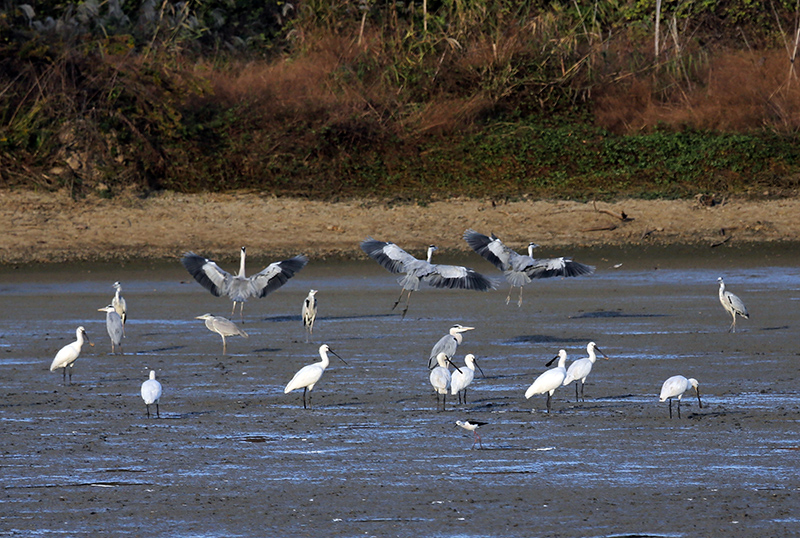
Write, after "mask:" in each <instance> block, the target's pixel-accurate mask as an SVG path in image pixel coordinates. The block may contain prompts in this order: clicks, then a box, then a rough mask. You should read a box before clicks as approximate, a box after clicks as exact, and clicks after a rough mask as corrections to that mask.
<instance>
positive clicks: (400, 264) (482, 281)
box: [361, 237, 496, 318]
mask: <svg viewBox="0 0 800 538" xmlns="http://www.w3.org/2000/svg"><path fill="white" fill-rule="evenodd" d="M361 250H363V251H364V252H366V253H367V255H368V256H369V257H370V258H372V259H373V260H375V261H376V262H378V263H379V264H381V265H382V266H383V267H384V269H387V270H388V271H390V272H392V273H397V274H399V273H402V274H404V276H402V277H400V278H399V279H398V280H397V282H398V283H399V284H400V286H402V288H403V289H402V290H400V296H399V297H398V298H397V300H396V301H395V302H394V305H393V306H392V310H394V309H395V308H396V307H397V305H398V303H400V300H401V299H402V298H403V292H408V297H407V298H406V305H405V308H403V313H402V315H401V318H405V316H406V312H407V311H408V303H409V301H410V300H411V294H412V293H413V292H415V291H417V290H418V289H419V283H420V281H421V280H423V281H425V282H427V283H428V284H429V285H430V286H433V287H434V288H450V289H462V290H476V291H489V290H493V289H495V287H496V284H495V283H494V282H493V281H492V280H491V279H488V278H486V277H485V276H483V275H482V274H480V273H478V272H476V271H474V270H473V269H470V268H468V267H462V266H460V265H438V264H434V263H431V257H432V256H433V252H434V251H435V250H437V249H436V246H435V245H431V246H429V247H428V255H427V258H426V259H425V260H418V259H417V258H415V257H414V256H412V255H411V254H409V253H408V252H406V251H405V250H403V249H402V248H400V247H398V246H397V245H395V244H394V243H389V242H385V241H377V240H375V239H373V238H371V237H368V238H367V239H365V240H364V241H362V242H361Z"/></svg>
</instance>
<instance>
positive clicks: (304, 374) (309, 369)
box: [283, 344, 347, 409]
mask: <svg viewBox="0 0 800 538" xmlns="http://www.w3.org/2000/svg"><path fill="white" fill-rule="evenodd" d="M328 353H331V354H333V355H336V353H335V352H334V351H333V350H332V349H331V348H330V347H329V346H328V345H327V344H322V345H321V346H319V356H320V357H321V359H322V360H321V361H320V362H315V363H313V364H308V365H306V366H303V367H302V368H300V370H298V371H297V373H296V374H294V377H293V378H292V380H291V381H289V384H287V385H286V388H285V389H283V393H284V394H289V393H290V392H292V391H293V390H297V389H303V409H307V407H306V392H308V393H309V394H308V406H309V407H310V406H311V391H312V390H314V385H316V384H317V382H318V381H319V380H320V378H321V377H322V374H323V373H324V372H325V368H327V367H328V365H329V364H330V360H329V359H328ZM336 357H338V358H339V360H340V361H342V362H344V363H345V364H347V363H346V362H345V360H344V359H343V358H341V357H339V355H336Z"/></svg>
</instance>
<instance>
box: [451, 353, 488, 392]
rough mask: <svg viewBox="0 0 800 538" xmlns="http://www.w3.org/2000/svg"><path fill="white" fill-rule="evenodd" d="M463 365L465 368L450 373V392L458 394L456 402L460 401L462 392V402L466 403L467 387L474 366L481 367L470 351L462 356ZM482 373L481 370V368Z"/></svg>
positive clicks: (473, 374) (473, 371)
mask: <svg viewBox="0 0 800 538" xmlns="http://www.w3.org/2000/svg"><path fill="white" fill-rule="evenodd" d="M464 365H465V366H466V367H465V368H461V370H456V371H455V372H452V373H451V374H450V394H458V403H461V402H462V398H461V395H462V393H463V395H464V398H463V402H464V403H467V387H469V386H470V385H471V384H472V380H473V378H474V377H475V367H476V366H477V367H478V369H479V370H480V368H481V367H480V365H479V364H478V359H477V358H475V355H473V354H472V353H468V354H467V356H466V357H464ZM482 373H483V370H481V374H482Z"/></svg>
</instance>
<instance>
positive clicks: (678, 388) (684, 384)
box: [658, 375, 703, 418]
mask: <svg viewBox="0 0 800 538" xmlns="http://www.w3.org/2000/svg"><path fill="white" fill-rule="evenodd" d="M692 387H694V390H695V392H696V393H697V404H698V405H699V406H700V409H702V408H703V402H701V401H700V385H699V384H698V383H697V380H696V379H694V378H689V379H686V378H685V377H683V376H682V375H674V376H672V377H670V378H669V379H667V380H666V381H664V384H663V385H662V386H661V394H660V395H659V397H658V401H659V402H663V401H666V400H669V418H672V399H673V398H678V418H681V398H682V397H683V393H684V392H686V391H687V390H689V389H691V388H692Z"/></svg>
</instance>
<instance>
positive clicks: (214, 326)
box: [194, 314, 248, 355]
mask: <svg viewBox="0 0 800 538" xmlns="http://www.w3.org/2000/svg"><path fill="white" fill-rule="evenodd" d="M194 319H202V320H204V321H205V322H206V327H207V328H208V330H209V331H211V332H215V333H217V334H218V335H220V336H221V337H222V354H223V355H225V354H226V353H227V352H228V345H227V343H226V342H225V337H226V336H243V337H245V338H248V334H247V333H246V332H244V331H243V330H241V329H240V328H239V327H237V326H236V324H235V323H234V322H232V321H231V320H229V319H227V318H223V317H222V316H212V315H211V314H203V315H202V316H197V317H196V318H194Z"/></svg>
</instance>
